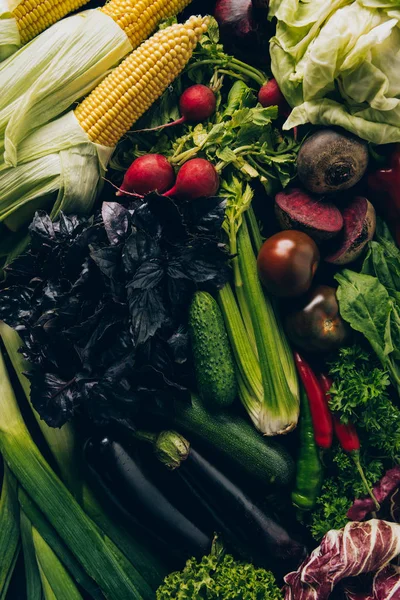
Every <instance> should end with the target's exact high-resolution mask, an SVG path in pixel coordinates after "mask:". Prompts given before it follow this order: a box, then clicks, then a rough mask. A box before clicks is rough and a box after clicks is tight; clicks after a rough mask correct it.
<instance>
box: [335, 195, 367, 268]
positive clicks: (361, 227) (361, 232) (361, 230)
mask: <svg viewBox="0 0 400 600" xmlns="http://www.w3.org/2000/svg"><path fill="white" fill-rule="evenodd" d="M342 215H343V229H342V233H341V234H340V236H339V238H338V239H337V241H335V242H334V244H335V246H334V250H333V252H331V253H330V254H328V256H326V257H325V260H326V262H328V263H332V264H334V265H346V264H347V263H350V262H353V261H354V260H356V259H357V258H358V257H359V256H360V255H361V254H362V252H363V250H364V248H365V246H366V245H367V244H368V242H369V241H370V240H372V238H373V237H374V233H375V227H376V215H375V209H374V207H373V206H372V204H371V202H369V201H368V200H367V199H366V198H363V197H362V196H357V197H356V198H354V199H353V200H352V201H351V202H350V203H349V204H348V205H347V206H346V207H345V208H344V209H343V211H342Z"/></svg>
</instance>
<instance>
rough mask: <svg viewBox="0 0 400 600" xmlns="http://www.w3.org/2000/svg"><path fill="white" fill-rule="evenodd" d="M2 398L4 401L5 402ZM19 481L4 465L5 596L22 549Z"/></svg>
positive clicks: (0, 510)
mask: <svg viewBox="0 0 400 600" xmlns="http://www.w3.org/2000/svg"><path fill="white" fill-rule="evenodd" d="M3 401H4V400H3V398H2V402H3ZM19 520H20V519H19V506H18V482H17V480H16V479H15V477H14V476H13V474H12V473H11V472H10V470H9V469H8V467H7V466H5V467H4V477H3V486H2V490H1V498H0V597H1V598H5V597H6V595H7V589H8V586H9V583H10V579H11V576H12V574H13V571H14V567H15V563H16V561H17V558H18V554H19V550H20V529H19Z"/></svg>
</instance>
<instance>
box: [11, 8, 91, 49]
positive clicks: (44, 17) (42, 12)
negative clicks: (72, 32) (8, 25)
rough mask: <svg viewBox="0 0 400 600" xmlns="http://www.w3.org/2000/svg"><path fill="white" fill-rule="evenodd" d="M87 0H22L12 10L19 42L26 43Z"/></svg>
mask: <svg viewBox="0 0 400 600" xmlns="http://www.w3.org/2000/svg"><path fill="white" fill-rule="evenodd" d="M88 1H89V0H36V2H33V1H32V0H22V1H21V2H20V4H18V6H17V7H16V8H15V9H14V10H13V11H12V14H13V16H14V18H15V20H16V22H17V26H18V29H19V34H20V36H21V43H22V44H27V43H28V42H30V40H32V39H33V38H34V37H35V36H37V35H38V34H39V33H41V32H42V31H44V30H45V29H47V27H50V25H53V23H56V22H57V21H59V20H60V19H62V18H63V17H65V15H67V14H68V13H70V12H73V11H74V10H77V9H78V8H80V7H81V6H83V5H84V4H86V3H87V2H88Z"/></svg>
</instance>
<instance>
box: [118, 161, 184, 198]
mask: <svg viewBox="0 0 400 600" xmlns="http://www.w3.org/2000/svg"><path fill="white" fill-rule="evenodd" d="M174 179H175V173H174V169H173V168H172V166H171V165H170V164H169V162H168V160H167V159H166V158H165V156H162V154H145V155H144V156H140V157H139V158H137V159H136V160H134V161H133V163H132V164H131V166H130V167H129V169H128V170H127V172H126V173H125V176H124V180H123V182H122V185H121V187H120V188H119V189H118V191H117V192H116V195H117V196H123V195H124V194H125V193H126V195H132V194H133V195H137V196H144V195H145V194H149V193H150V192H155V191H157V192H160V194H162V193H163V192H165V191H166V190H168V189H169V188H170V187H171V185H173V183H174Z"/></svg>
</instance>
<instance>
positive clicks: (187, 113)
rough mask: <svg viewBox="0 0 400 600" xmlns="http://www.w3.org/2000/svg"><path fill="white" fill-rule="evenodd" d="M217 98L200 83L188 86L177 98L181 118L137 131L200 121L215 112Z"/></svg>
mask: <svg viewBox="0 0 400 600" xmlns="http://www.w3.org/2000/svg"><path fill="white" fill-rule="evenodd" d="M216 107H217V99H216V97H215V94H214V92H213V91H212V89H210V88H209V87H207V86H206V85H202V84H201V83H197V84H196V85H191V86H190V87H188V88H187V89H186V90H185V91H184V92H183V94H182V95H181V97H180V99H179V110H180V111H181V114H182V116H181V118H180V119H177V120H176V121H172V122H171V123H166V124H165V125H159V126H158V127H151V128H150V129H139V130H137V131H156V130H157V129H164V128H165V127H172V126H174V125H182V123H186V122H188V123H201V121H205V120H206V119H208V118H209V117H211V116H212V115H213V114H214V113H215V109H216Z"/></svg>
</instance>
